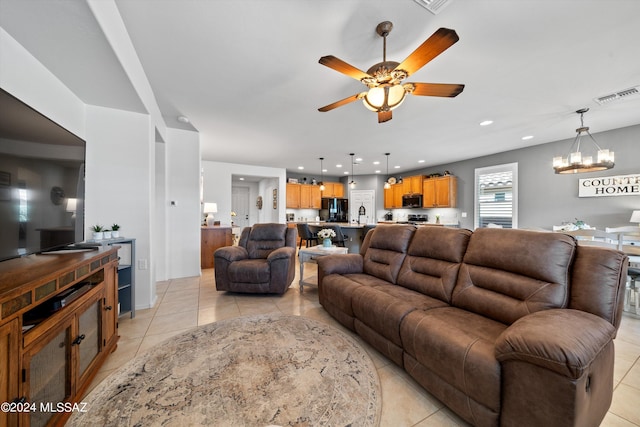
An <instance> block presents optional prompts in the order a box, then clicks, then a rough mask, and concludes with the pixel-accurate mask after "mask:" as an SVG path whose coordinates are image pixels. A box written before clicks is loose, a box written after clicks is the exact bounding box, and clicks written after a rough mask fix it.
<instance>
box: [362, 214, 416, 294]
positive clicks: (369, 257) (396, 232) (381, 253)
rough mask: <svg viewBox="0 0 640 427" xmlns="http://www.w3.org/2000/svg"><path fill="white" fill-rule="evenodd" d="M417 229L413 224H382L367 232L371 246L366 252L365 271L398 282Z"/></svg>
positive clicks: (388, 280) (391, 281)
mask: <svg viewBox="0 0 640 427" xmlns="http://www.w3.org/2000/svg"><path fill="white" fill-rule="evenodd" d="M415 230H416V228H415V227H414V226H413V225H385V224H381V225H378V226H376V228H374V229H373V230H371V231H370V232H369V233H367V237H368V238H369V242H368V243H369V246H368V247H367V251H366V252H365V254H364V260H363V271H364V272H365V273H366V274H369V275H371V276H374V277H377V278H379V279H382V280H386V281H387V282H390V283H396V278H397V277H398V272H399V271H400V267H401V266H402V262H403V261H404V257H405V254H406V253H407V248H408V247H409V243H410V242H411V237H412V236H413V233H414V232H415ZM369 235H370V236H371V237H369Z"/></svg>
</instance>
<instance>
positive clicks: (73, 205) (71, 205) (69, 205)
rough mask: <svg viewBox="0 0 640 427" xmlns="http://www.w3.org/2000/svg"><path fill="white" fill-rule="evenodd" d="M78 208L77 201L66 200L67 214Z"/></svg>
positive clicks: (72, 199)
mask: <svg viewBox="0 0 640 427" xmlns="http://www.w3.org/2000/svg"><path fill="white" fill-rule="evenodd" d="M77 208H78V199H75V198H72V197H70V198H68V199H67V207H66V209H65V210H66V211H67V212H75V211H76V209H77Z"/></svg>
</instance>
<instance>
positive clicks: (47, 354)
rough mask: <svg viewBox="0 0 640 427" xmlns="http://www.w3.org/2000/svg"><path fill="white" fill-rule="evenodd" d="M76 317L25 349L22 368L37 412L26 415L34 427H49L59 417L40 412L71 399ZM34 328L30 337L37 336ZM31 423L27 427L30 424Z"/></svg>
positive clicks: (28, 391) (71, 317)
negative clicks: (49, 423) (72, 341)
mask: <svg viewBox="0 0 640 427" xmlns="http://www.w3.org/2000/svg"><path fill="white" fill-rule="evenodd" d="M73 321H74V316H67V317H66V318H64V319H62V320H61V321H60V322H59V323H58V324H57V327H56V328H55V329H50V330H48V331H47V332H46V333H44V334H42V336H41V337H40V338H39V339H38V340H37V341H35V342H34V343H33V344H32V345H31V346H29V347H28V348H27V349H25V352H24V356H23V363H22V366H23V367H24V369H25V375H24V378H23V379H24V380H25V382H24V383H23V386H24V387H25V390H23V391H24V392H25V396H27V401H29V402H30V403H32V404H35V405H36V407H37V408H38V411H35V412H29V413H25V414H23V416H24V418H25V424H26V425H30V426H31V427H40V426H44V425H46V424H47V423H48V422H49V421H50V420H51V418H52V417H54V416H55V415H56V413H55V412H53V411H44V410H40V409H41V408H42V407H43V406H44V407H46V405H51V404H52V402H53V404H54V405H55V402H63V401H65V400H66V399H68V398H69V397H70V396H71V359H72V357H71V356H70V355H71V336H72V331H71V330H72V323H73ZM36 328H37V326H36V327H34V328H33V329H32V330H31V331H29V333H31V334H32V333H37V331H36V330H35V329H36ZM27 422H28V424H27Z"/></svg>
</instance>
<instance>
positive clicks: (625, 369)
mask: <svg viewBox="0 0 640 427" xmlns="http://www.w3.org/2000/svg"><path fill="white" fill-rule="evenodd" d="M297 271H298V270H296V278H295V280H294V283H293V284H292V286H291V288H290V289H289V290H288V291H287V292H286V293H285V295H283V296H264V295H239V294H228V293H226V292H218V291H216V289H215V283H214V276H213V270H212V269H207V270H203V271H202V276H201V277H189V278H183V279H175V280H170V281H166V282H160V283H158V284H157V294H158V300H157V303H156V305H155V307H153V308H151V309H148V310H138V311H137V312H136V317H135V318H134V319H130V318H128V317H126V316H125V317H122V318H121V319H120V322H119V334H120V341H119V343H118V348H117V350H116V351H115V352H114V353H113V354H112V355H110V356H109V358H108V359H107V361H106V363H105V365H104V366H103V367H102V369H101V370H100V372H99V374H98V376H97V378H96V380H95V381H94V383H93V384H92V386H95V385H96V384H97V383H99V382H100V381H101V380H102V379H104V378H105V377H106V376H108V375H109V374H110V373H112V372H114V371H115V370H117V369H118V367H119V366H121V365H122V364H124V363H125V362H127V361H128V360H130V359H131V358H133V357H134V356H136V355H137V354H141V353H142V352H144V351H146V350H147V349H148V348H150V347H152V346H154V345H155V344H158V343H160V342H162V341H164V340H166V339H168V338H170V337H172V336H174V335H176V334H179V333H181V332H184V331H187V330H189V329H190V328H194V327H196V326H201V325H205V324H207V323H211V322H215V321H217V320H223V319H228V318H232V317H238V316H248V315H255V314H266V313H282V314H287V315H297V316H306V317H310V318H314V319H317V320H321V321H324V322H327V323H329V324H331V325H334V326H336V327H338V328H340V329H342V330H344V331H347V330H346V329H345V328H343V327H342V326H341V325H340V324H338V323H337V322H336V321H335V320H333V318H331V317H330V316H329V315H328V314H327V313H326V312H325V311H324V309H323V308H322V306H321V305H320V304H319V303H318V292H317V287H316V286H314V285H311V286H305V290H304V293H302V294H301V293H300V291H299V289H298V273H297ZM316 274H317V269H316V266H315V265H314V264H305V281H308V282H310V283H315V282H316ZM347 332H348V333H351V332H349V331H347ZM358 340H359V339H358ZM359 341H360V342H362V341H361V340H359ZM362 344H363V347H365V348H366V349H367V351H368V352H369V354H370V355H371V358H372V360H373V361H374V363H375V366H376V368H377V370H378V376H379V377H380V384H381V389H382V415H381V423H380V425H381V426H419V427H427V426H429V427H431V426H466V425H467V424H466V423H465V422H464V421H462V420H461V419H460V418H458V417H457V416H456V415H455V414H453V413H452V412H451V411H449V410H448V409H447V408H446V407H444V406H443V405H442V403H440V402H439V401H438V400H436V399H435V398H434V397H432V396H431V395H430V394H429V393H427V392H426V391H424V390H423V389H422V388H421V387H420V386H419V385H418V384H417V383H416V382H415V381H414V380H413V379H411V378H410V377H409V376H408V375H406V374H405V373H404V372H403V371H402V370H401V369H400V368H398V367H397V366H396V365H394V364H393V363H391V362H389V361H388V360H387V359H386V358H385V357H384V356H382V355H380V353H378V352H377V351H376V350H374V349H372V348H371V347H369V346H368V345H367V344H366V343H364V342H362ZM614 386H615V391H614V395H613V403H612V405H611V408H610V410H609V413H608V414H607V416H606V417H605V419H604V421H603V423H602V426H607V427H614V426H615V427H628V426H640V319H638V318H634V317H631V316H627V315H625V316H624V317H623V319H622V325H621V327H620V330H619V332H618V336H617V338H616V361H615V384H614Z"/></svg>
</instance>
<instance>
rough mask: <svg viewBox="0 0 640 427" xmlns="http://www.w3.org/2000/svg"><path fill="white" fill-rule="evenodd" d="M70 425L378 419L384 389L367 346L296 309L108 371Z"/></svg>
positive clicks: (209, 331) (180, 340) (230, 324)
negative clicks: (381, 390) (292, 311)
mask: <svg viewBox="0 0 640 427" xmlns="http://www.w3.org/2000/svg"><path fill="white" fill-rule="evenodd" d="M83 402H87V407H86V409H87V411H86V412H84V413H76V414H74V416H73V417H72V418H71V419H70V420H69V422H68V423H67V426H83V427H84V426H89V425H92V426H97V425H100V426H118V427H122V426H155V425H158V426H159V425H162V426H181V427H182V426H200V425H207V426H269V425H278V426H285V425H286V426H347V425H351V426H376V425H378V422H379V418H380V408H381V396H380V384H379V379H378V375H377V372H376V369H375V366H374V365H373V362H372V361H371V359H370V357H369V356H368V354H367V353H366V351H365V350H364V349H363V348H362V347H361V346H360V345H359V344H358V343H357V342H356V341H355V340H354V339H353V338H352V337H350V336H348V335H347V334H345V333H343V332H342V331H340V330H338V329H336V328H334V327H332V326H329V325H326V324H324V323H321V322H319V321H316V320H313V319H309V318H305V317H300V316H271V315H263V316H252V317H241V318H236V319H230V320H224V321H220V322H216V323H212V324H209V325H205V326H202V327H199V328H197V329H194V330H193V331H189V332H187V333H184V334H182V335H179V336H176V337H173V338H171V339H170V340H168V341H166V342H164V343H162V344H159V345H157V346H155V347H154V348H152V349H150V350H148V351H147V352H145V353H144V354H142V355H140V356H138V357H136V358H134V359H133V360H131V361H129V362H128V363H127V364H126V365H124V366H123V367H122V368H121V369H120V370H118V371H117V372H115V373H113V374H112V375H110V376H109V377H107V378H106V379H105V380H104V381H103V382H102V383H100V384H99V385H98V386H97V387H96V388H95V389H94V390H93V391H92V392H91V393H90V394H89V395H88V396H87V397H85V398H84V399H83Z"/></svg>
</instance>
